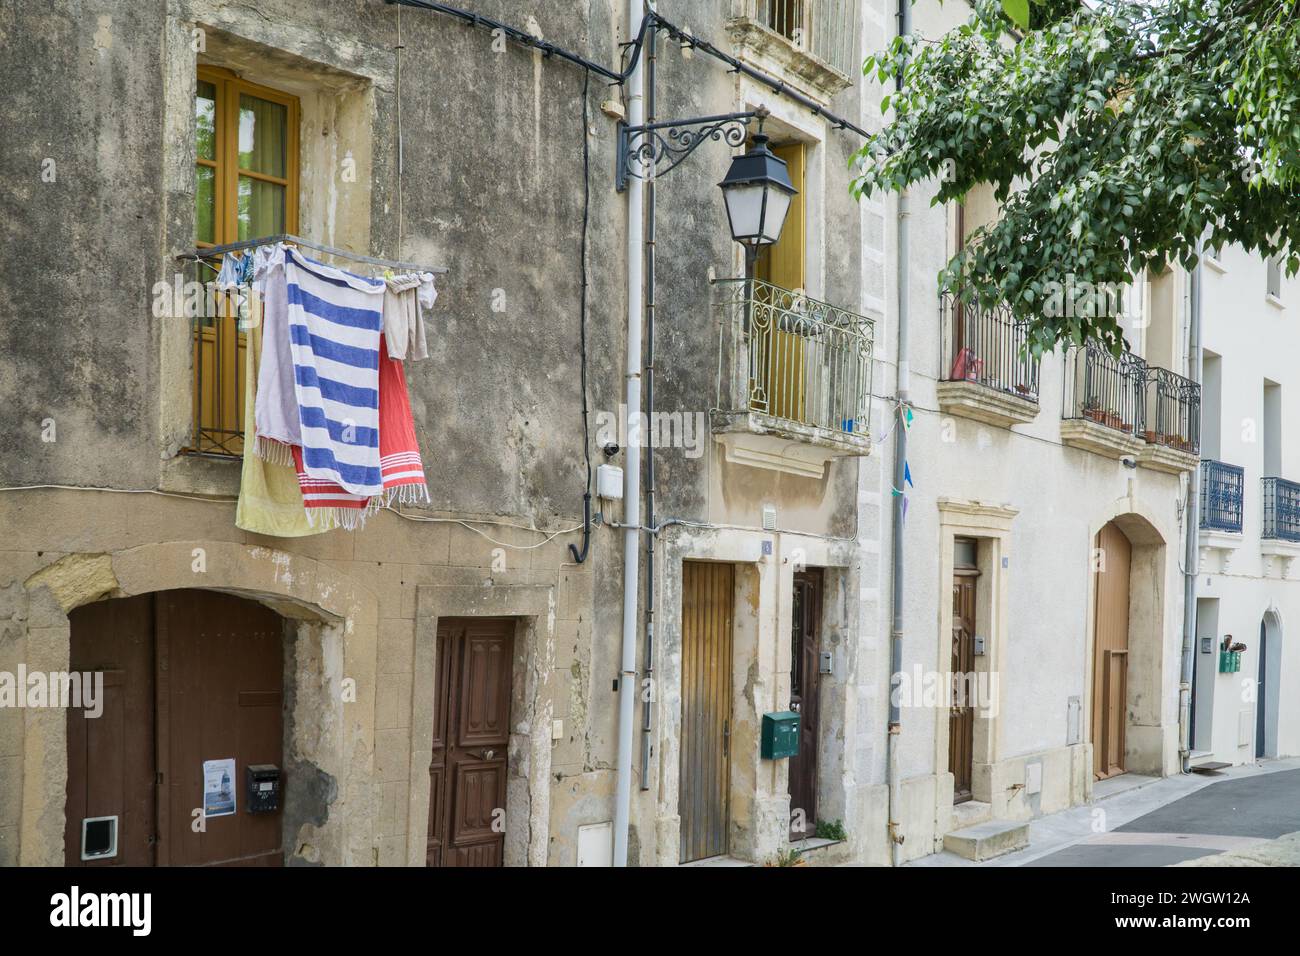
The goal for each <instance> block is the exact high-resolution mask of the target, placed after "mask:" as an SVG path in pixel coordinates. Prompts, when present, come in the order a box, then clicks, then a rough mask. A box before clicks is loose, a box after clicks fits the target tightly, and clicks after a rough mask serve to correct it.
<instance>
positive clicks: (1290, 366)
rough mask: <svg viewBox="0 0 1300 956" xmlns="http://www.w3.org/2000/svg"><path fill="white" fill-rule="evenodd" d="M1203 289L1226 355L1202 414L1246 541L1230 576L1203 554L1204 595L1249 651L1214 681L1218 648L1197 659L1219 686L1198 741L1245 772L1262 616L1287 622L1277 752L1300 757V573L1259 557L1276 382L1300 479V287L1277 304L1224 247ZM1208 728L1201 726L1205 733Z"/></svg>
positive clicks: (1239, 253) (1260, 269) (1296, 283)
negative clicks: (1267, 417)
mask: <svg viewBox="0 0 1300 956" xmlns="http://www.w3.org/2000/svg"><path fill="white" fill-rule="evenodd" d="M1202 276H1203V280H1202V281H1203V290H1204V310H1203V316H1204V319H1203V326H1204V328H1203V334H1202V337H1203V344H1204V346H1205V348H1206V349H1207V351H1209V352H1212V353H1214V354H1216V355H1218V356H1220V366H1219V367H1220V371H1221V375H1222V388H1221V406H1220V408H1218V409H1217V410H1216V409H1213V408H1211V407H1209V406H1208V405H1207V407H1206V408H1205V409H1204V414H1205V415H1206V416H1207V418H1208V417H1210V416H1214V415H1216V414H1217V417H1218V422H1219V427H1220V436H1221V437H1220V447H1219V452H1218V458H1219V460H1220V461H1224V462H1228V463H1230V464H1233V465H1239V466H1241V467H1243V468H1244V469H1245V503H1244V515H1243V521H1242V535H1241V540H1240V542H1239V543H1238V546H1237V547H1236V548H1235V550H1234V551H1233V552H1232V555H1231V559H1230V561H1229V563H1228V568H1227V572H1226V573H1219V571H1220V568H1221V565H1220V564H1219V562H1218V561H1217V560H1216V558H1217V556H1216V555H1214V554H1207V553H1206V552H1205V551H1204V550H1203V551H1202V555H1203V560H1202V566H1201V567H1202V573H1201V574H1200V575H1199V577H1198V588H1197V591H1198V596H1199V597H1203V598H1218V599H1219V622H1218V628H1217V633H1216V634H1215V635H1214V636H1215V638H1216V642H1217V640H1219V639H1222V637H1223V635H1224V634H1232V635H1233V636H1234V638H1235V639H1236V640H1239V641H1242V642H1244V643H1245V644H1246V645H1247V647H1248V650H1247V651H1246V653H1245V654H1244V655H1243V659H1242V667H1241V670H1240V671H1239V672H1238V673H1236V674H1219V673H1217V647H1216V649H1215V653H1214V654H1213V655H1203V654H1200V653H1199V651H1200V648H1199V646H1198V648H1197V651H1198V659H1197V663H1198V664H1203V665H1205V666H1204V667H1203V669H1202V670H1201V671H1200V675H1201V677H1202V678H1209V679H1212V680H1213V681H1214V682H1215V684H1214V694H1213V710H1212V714H1211V724H1212V728H1213V729H1212V733H1211V734H1209V735H1208V738H1209V739H1202V738H1201V736H1200V735H1198V738H1197V741H1196V748H1197V749H1198V750H1203V749H1212V751H1213V754H1214V759H1215V760H1221V761H1226V762H1228V763H1234V764H1236V763H1247V762H1251V761H1253V760H1254V759H1255V756H1254V755H1255V747H1254V737H1253V733H1254V719H1253V717H1251V720H1250V728H1251V733H1250V742H1249V743H1248V744H1246V745H1239V744H1238V739H1239V738H1238V724H1237V721H1238V719H1239V714H1240V712H1241V711H1242V710H1252V711H1253V706H1254V705H1253V697H1252V696H1251V694H1250V691H1251V687H1250V685H1251V684H1252V683H1253V679H1254V677H1255V675H1256V674H1257V673H1258V666H1259V661H1258V650H1259V625H1260V621H1261V619H1262V618H1263V616H1264V614H1265V612H1266V611H1267V610H1269V609H1270V608H1274V609H1276V610H1277V612H1278V614H1279V617H1280V619H1281V622H1282V627H1281V632H1282V635H1281V639H1282V655H1281V658H1282V669H1281V674H1280V682H1279V684H1280V688H1281V693H1280V695H1279V700H1280V711H1279V714H1278V752H1279V754H1280V755H1287V754H1296V753H1300V695H1297V694H1296V690H1297V688H1298V687H1300V636H1298V635H1297V634H1296V633H1295V632H1296V630H1297V629H1298V628H1300V580H1296V578H1297V577H1300V566H1297V565H1292V566H1291V567H1290V568H1289V569H1288V574H1289V577H1288V578H1287V579H1283V578H1282V577H1281V576H1280V575H1281V574H1282V571H1283V567H1282V566H1283V564H1284V562H1282V561H1279V560H1277V559H1274V560H1272V561H1269V560H1267V559H1266V558H1265V557H1263V556H1262V555H1261V553H1260V538H1259V533H1260V521H1261V504H1262V501H1261V497H1262V496H1261V491H1260V478H1262V477H1265V466H1264V440H1263V420H1264V419H1263V386H1264V380H1265V379H1269V380H1271V381H1273V382H1276V383H1278V384H1279V385H1280V386H1281V389H1282V392H1281V404H1282V416H1281V418H1282V422H1281V426H1282V427H1281V431H1280V438H1281V459H1282V474H1281V477H1283V478H1289V479H1291V480H1293V481H1297V480H1300V432H1298V431H1297V428H1298V427H1300V368H1297V364H1296V360H1295V359H1296V356H1297V355H1300V278H1288V277H1286V276H1285V275H1284V276H1283V278H1282V294H1281V296H1280V301H1275V300H1271V299H1269V298H1268V297H1267V296H1266V281H1267V279H1266V265H1265V262H1264V260H1263V259H1262V258H1261V257H1260V256H1258V255H1254V254H1251V253H1247V252H1246V251H1245V250H1244V249H1241V248H1237V247H1227V248H1225V249H1223V250H1221V251H1220V253H1219V255H1218V257H1217V259H1214V260H1207V264H1206V266H1205V268H1204V269H1203V270H1202ZM1202 726H1203V725H1202Z"/></svg>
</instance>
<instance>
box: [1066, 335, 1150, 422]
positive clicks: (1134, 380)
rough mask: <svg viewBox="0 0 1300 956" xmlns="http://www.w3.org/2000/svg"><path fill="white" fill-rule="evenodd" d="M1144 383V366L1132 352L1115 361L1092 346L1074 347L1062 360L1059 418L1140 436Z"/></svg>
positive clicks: (1099, 347) (1145, 368)
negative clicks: (1061, 391) (1062, 388)
mask: <svg viewBox="0 0 1300 956" xmlns="http://www.w3.org/2000/svg"><path fill="white" fill-rule="evenodd" d="M1146 381H1147V363H1146V362H1144V361H1142V359H1140V358H1138V357H1137V356H1136V355H1134V354H1133V353H1132V352H1129V351H1127V350H1126V351H1123V352H1121V353H1120V354H1119V356H1118V357H1117V356H1115V355H1113V354H1111V353H1110V352H1108V351H1107V350H1106V349H1104V348H1102V347H1101V346H1100V345H1096V344H1093V343H1089V344H1087V345H1083V346H1075V347H1073V348H1071V349H1070V351H1069V352H1068V353H1067V355H1066V359H1065V389H1064V402H1065V405H1064V408H1063V409H1062V412H1061V417H1062V418H1064V419H1066V420H1072V419H1078V420H1083V421H1087V422H1092V423H1094V424H1097V425H1103V426H1105V427H1106V428H1110V429H1113V430H1115V431H1117V432H1122V433H1123V434H1125V435H1134V436H1140V435H1141V433H1142V430H1143V429H1142V422H1143V406H1144V405H1145V401H1146Z"/></svg>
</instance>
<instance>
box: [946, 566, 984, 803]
mask: <svg viewBox="0 0 1300 956" xmlns="http://www.w3.org/2000/svg"><path fill="white" fill-rule="evenodd" d="M978 579H979V572H978V571H974V570H965V569H959V570H957V571H956V572H955V573H954V575H953V581H952V661H951V664H950V669H951V672H952V681H953V688H952V693H953V698H952V700H951V701H950V702H949V712H948V770H949V772H950V773H951V774H952V775H953V796H952V802H953V803H955V804H956V803H964V802H965V801H967V800H969V799H970V798H971V774H972V768H973V765H974V759H975V708H974V706H973V702H972V701H971V700H970V699H969V696H968V691H969V690H970V689H971V688H972V687H973V686H974V684H973V681H972V680H970V679H969V675H972V674H974V673H975V584H976V581H977V580H978Z"/></svg>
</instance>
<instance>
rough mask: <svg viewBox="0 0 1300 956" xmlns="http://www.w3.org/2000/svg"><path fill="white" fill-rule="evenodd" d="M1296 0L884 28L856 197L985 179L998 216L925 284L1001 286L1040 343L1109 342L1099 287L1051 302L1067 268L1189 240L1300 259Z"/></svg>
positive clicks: (970, 297)
mask: <svg viewBox="0 0 1300 956" xmlns="http://www.w3.org/2000/svg"><path fill="white" fill-rule="evenodd" d="M1297 2H1298V0H1243V2H1238V3H1228V2H1221V0H1148V2H1137V0H1094V2H1090V3H1088V5H1086V6H1081V5H1078V4H1077V3H1074V2H1068V0H1048V2H1044V3H1038V2H1037V0H1035V5H1034V6H1033V7H1030V6H1029V5H1028V3H1027V2H1026V0H1019V2H1018V0H978V2H977V3H976V4H975V12H974V15H973V16H972V18H971V20H970V21H969V22H968V23H966V24H964V25H963V26H961V27H958V28H956V29H954V30H952V31H950V32H949V33H948V34H946V35H944V36H943V37H940V38H938V39H937V40H925V39H922V38H920V37H917V36H916V35H911V36H908V37H899V38H896V39H895V40H894V42H893V43H892V44H891V46H890V47H889V48H888V49H887V50H885V51H883V52H881V53H878V54H875V55H874V56H871V57H869V58H868V59H867V61H866V64H865V72H866V74H867V75H868V76H869V77H873V78H875V79H876V80H878V81H879V82H881V83H884V84H888V83H890V82H891V81H894V80H895V79H896V78H900V77H901V81H902V84H901V90H899V91H896V92H891V93H889V94H888V95H886V96H885V97H884V99H883V101H882V103H881V110H882V112H883V113H885V114H887V121H886V124H885V125H884V127H883V128H882V129H881V130H880V131H879V132H878V133H877V134H875V135H874V136H872V137H871V138H870V139H869V140H868V141H867V142H866V143H865V144H864V145H863V147H862V149H861V150H860V151H859V152H858V154H857V155H856V156H855V159H854V162H855V164H856V173H857V174H856V176H855V179H854V181H853V185H852V189H853V192H854V195H855V196H857V197H859V198H860V197H862V196H864V195H871V194H875V193H880V192H885V191H901V190H904V189H908V188H909V187H912V186H915V185H917V184H920V183H923V182H928V181H937V193H936V195H935V197H934V202H935V203H936V204H942V203H946V202H949V201H960V200H962V199H963V197H965V196H966V195H967V193H968V192H969V191H970V190H971V189H972V188H974V187H976V186H979V185H981V184H991V185H992V186H993V189H994V195H995V197H996V199H997V200H998V202H999V203H1000V205H1001V215H1000V218H998V219H997V221H996V222H993V223H990V224H987V225H985V226H982V227H980V228H979V229H977V230H976V231H975V232H974V233H973V234H972V235H971V236H970V237H969V238H968V241H967V242H966V244H965V247H964V248H963V249H962V250H960V251H959V252H958V253H957V254H956V255H955V256H954V257H953V259H952V260H951V261H950V262H949V263H948V265H947V266H946V267H945V269H944V270H943V271H942V272H941V273H940V275H939V287H940V291H942V292H947V293H952V294H954V295H956V296H958V297H959V298H960V299H961V300H962V301H965V302H967V303H970V304H978V305H980V306H983V307H987V308H991V307H993V306H995V305H997V304H999V303H1003V302H1005V303H1006V304H1007V305H1008V307H1009V308H1010V309H1011V311H1012V312H1013V314H1014V315H1015V316H1016V317H1017V318H1018V319H1020V320H1023V321H1024V322H1025V323H1026V324H1027V326H1028V329H1029V342H1030V347H1031V349H1032V350H1033V351H1035V352H1036V353H1040V352H1042V351H1046V350H1050V349H1051V348H1053V347H1054V346H1056V345H1057V344H1059V343H1067V342H1072V343H1081V342H1083V341H1085V340H1088V339H1092V340H1096V341H1100V342H1102V343H1104V344H1106V345H1107V346H1109V347H1110V348H1111V349H1112V350H1118V349H1119V348H1120V347H1121V346H1122V336H1121V332H1120V328H1119V325H1118V323H1117V322H1116V316H1115V315H1114V314H1113V311H1112V310H1108V309H1107V308H1105V307H1104V303H1105V302H1106V301H1107V300H1106V299H1105V298H1104V297H1100V298H1097V299H1095V300H1092V301H1091V302H1089V303H1088V304H1087V305H1086V307H1085V308H1083V309H1081V310H1074V309H1070V310H1061V309H1058V308H1053V307H1050V306H1051V300H1052V295H1053V290H1055V289H1059V288H1060V287H1061V284H1062V283H1064V282H1065V277H1066V274H1067V273H1070V274H1072V275H1073V276H1074V277H1076V278H1077V279H1078V280H1080V281H1087V282H1089V283H1093V284H1095V285H1097V286H1098V287H1106V286H1111V287H1114V286H1123V285H1124V284H1126V283H1127V282H1129V281H1130V280H1131V278H1132V277H1133V276H1135V275H1139V274H1141V273H1142V272H1143V271H1144V270H1146V269H1155V270H1160V269H1163V268H1164V267H1165V266H1166V265H1167V264H1169V263H1171V262H1181V263H1182V264H1184V265H1185V266H1187V267H1189V268H1190V267H1192V266H1194V265H1195V262H1196V258H1197V249H1198V241H1199V240H1201V239H1202V238H1204V239H1205V241H1206V242H1207V243H1208V245H1210V246H1212V247H1217V246H1220V245H1225V244H1229V243H1238V244H1240V245H1242V246H1244V247H1245V248H1246V249H1248V250H1251V251H1254V252H1258V253H1261V254H1263V255H1269V256H1271V255H1279V256H1282V257H1283V258H1284V259H1285V265H1286V268H1287V270H1288V272H1289V273H1291V274H1294V273H1295V272H1296V271H1297V270H1300V253H1297V252H1294V251H1292V249H1293V248H1294V249H1300V242H1293V241H1292V236H1293V233H1294V234H1296V235H1297V236H1298V237H1300V13H1298V11H1297V9H1296V4H1297Z"/></svg>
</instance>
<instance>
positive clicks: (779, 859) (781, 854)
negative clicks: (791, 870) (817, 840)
mask: <svg viewBox="0 0 1300 956" xmlns="http://www.w3.org/2000/svg"><path fill="white" fill-rule="evenodd" d="M768 866H803V859H802V854H801V853H800V852H799V850H797V849H795V848H794V847H790V848H789V849H788V850H777V851H776V857H775V858H774V859H773V861H772V862H771V863H769V864H768Z"/></svg>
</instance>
